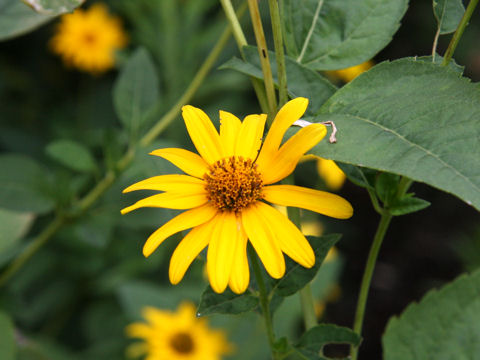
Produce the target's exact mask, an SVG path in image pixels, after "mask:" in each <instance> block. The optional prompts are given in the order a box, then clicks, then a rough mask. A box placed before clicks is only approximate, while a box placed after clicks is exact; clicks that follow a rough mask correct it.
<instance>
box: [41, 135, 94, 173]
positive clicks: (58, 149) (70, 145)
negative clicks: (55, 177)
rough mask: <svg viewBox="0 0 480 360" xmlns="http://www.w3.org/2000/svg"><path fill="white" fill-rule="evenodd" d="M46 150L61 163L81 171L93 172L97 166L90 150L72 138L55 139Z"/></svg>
mask: <svg viewBox="0 0 480 360" xmlns="http://www.w3.org/2000/svg"><path fill="white" fill-rule="evenodd" d="M45 152H46V153H47V155H49V156H50V157H51V158H52V159H54V160H56V161H58V162H59V163H60V164H62V165H64V166H66V167H67V168H70V169H72V170H76V171H79V172H87V173H88V172H93V171H95V169H96V168H97V166H96V164H95V160H94V159H93V156H92V154H91V153H90V150H89V149H88V148H87V147H85V146H84V145H83V144H81V143H78V142H76V141H72V140H55V141H52V142H51V143H49V144H48V145H47V147H46V148H45Z"/></svg>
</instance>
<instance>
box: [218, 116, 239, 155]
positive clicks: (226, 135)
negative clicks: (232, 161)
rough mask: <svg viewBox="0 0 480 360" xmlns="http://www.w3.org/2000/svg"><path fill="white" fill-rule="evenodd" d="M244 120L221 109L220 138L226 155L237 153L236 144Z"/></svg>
mask: <svg viewBox="0 0 480 360" xmlns="http://www.w3.org/2000/svg"><path fill="white" fill-rule="evenodd" d="M241 125H242V122H241V121H240V119H239V118H237V117H236V116H235V115H233V114H230V113H229V112H226V111H222V110H220V140H221V142H222V144H223V148H224V149H225V157H227V156H233V155H235V144H236V141H237V137H238V133H239V131H240V127H241Z"/></svg>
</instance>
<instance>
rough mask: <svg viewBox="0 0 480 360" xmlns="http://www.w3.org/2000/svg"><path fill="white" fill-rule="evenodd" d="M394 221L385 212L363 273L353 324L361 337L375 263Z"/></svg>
mask: <svg viewBox="0 0 480 360" xmlns="http://www.w3.org/2000/svg"><path fill="white" fill-rule="evenodd" d="M391 220H392V215H391V214H390V213H389V212H388V211H384V212H383V213H382V216H381V218H380V223H379V224H378V228H377V232H376V233H375V237H374V239H373V243H372V247H371V248H370V253H369V254H368V259H367V265H366V267H365V272H364V273H363V279H362V285H361V286H360V293H359V295H358V301H357V311H356V313H355V322H354V324H353V331H355V332H356V333H357V334H359V335H361V333H362V325H363V318H364V315H365V307H366V305H367V298H368V290H369V289H370V282H371V280H372V275H373V270H374V269H375V263H376V261H377V257H378V252H379V251H380V247H381V245H382V242H383V239H384V237H385V233H386V232H387V229H388V225H390V221H391ZM357 350H358V349H357V348H355V347H352V360H356V359H357V355H358V353H357Z"/></svg>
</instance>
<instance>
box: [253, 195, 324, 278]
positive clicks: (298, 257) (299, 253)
mask: <svg viewBox="0 0 480 360" xmlns="http://www.w3.org/2000/svg"><path fill="white" fill-rule="evenodd" d="M258 208H259V210H260V212H261V214H262V216H263V220H264V222H265V223H267V224H268V225H269V226H270V229H271V230H272V232H273V233H274V234H275V238H276V240H277V242H278V244H279V245H280V248H281V250H282V251H283V252H284V253H285V254H287V255H288V256H289V257H290V258H291V259H292V260H294V261H296V262H297V263H299V264H300V265H302V266H304V267H306V268H311V267H312V266H313V265H314V264H315V254H314V252H313V249H312V247H311V246H310V243H309V242H308V240H307V239H306V238H305V236H304V235H303V234H302V233H301V232H300V230H299V229H298V228H297V227H296V226H295V225H294V224H293V223H292V222H291V221H290V220H289V219H288V218H287V217H286V216H285V215H283V214H282V213H280V212H279V211H278V210H276V209H274V208H273V207H271V206H270V205H267V204H265V203H261V202H258Z"/></svg>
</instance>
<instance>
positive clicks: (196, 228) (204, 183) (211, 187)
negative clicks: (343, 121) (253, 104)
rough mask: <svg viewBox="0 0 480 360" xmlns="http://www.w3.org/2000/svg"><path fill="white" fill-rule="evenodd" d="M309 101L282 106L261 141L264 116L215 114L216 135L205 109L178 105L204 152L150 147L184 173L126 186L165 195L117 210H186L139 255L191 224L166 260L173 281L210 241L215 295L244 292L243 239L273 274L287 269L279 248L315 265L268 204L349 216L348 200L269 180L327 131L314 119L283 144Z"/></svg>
mask: <svg viewBox="0 0 480 360" xmlns="http://www.w3.org/2000/svg"><path fill="white" fill-rule="evenodd" d="M307 105H308V100H307V99H305V98H296V99H294V100H292V101H290V102H288V103H287V104H286V105H285V106H283V107H282V108H281V109H280V111H279V112H278V114H277V116H276V117H275V119H274V121H273V123H272V126H271V128H270V131H269V132H268V134H267V136H266V138H265V141H264V143H263V145H262V135H263V131H264V126H265V120H266V118H267V116H266V115H265V114H260V115H249V116H247V117H246V118H245V119H244V120H243V122H242V121H240V119H238V118H237V117H236V116H234V115H232V114H230V113H228V112H225V111H220V122H221V124H220V134H219V133H218V132H217V130H216V129H215V127H214V126H213V124H212V122H211V121H210V119H209V118H208V116H207V115H206V114H205V113H204V112H203V111H202V110H200V109H197V108H195V107H193V106H189V105H188V106H184V107H183V109H182V110H183V113H182V114H183V119H184V120H185V125H186V126H187V130H188V133H189V134H190V137H191V139H192V141H193V144H194V145H195V147H196V148H197V150H198V152H199V154H200V155H201V156H199V155H197V154H195V153H192V152H190V151H187V150H183V149H174V148H168V149H159V150H155V151H153V152H152V153H151V154H152V155H156V156H160V157H163V158H164V159H167V160H168V161H170V162H172V163H173V164H174V165H176V166H177V167H179V168H180V169H181V170H183V171H184V172H185V173H186V174H188V175H163V176H155V177H152V178H149V179H146V180H143V181H140V182H138V183H136V184H134V185H132V186H130V187H128V188H126V189H125V190H124V192H130V191H134V190H160V191H164V192H163V193H161V194H157V195H153V196H150V197H148V198H145V199H143V200H140V201H138V202H137V203H135V204H134V205H132V206H129V207H127V208H125V209H123V210H122V214H125V213H128V212H130V211H132V210H135V209H138V208H140V207H161V208H162V207H163V208H171V209H181V210H187V209H188V211H185V212H183V213H182V214H180V215H178V216H177V217H175V218H173V219H172V220H170V221H169V222H167V223H166V224H165V225H163V226H162V227H160V228H159V229H158V230H156V231H155V232H154V233H153V234H152V235H150V237H149V238H148V239H147V242H146V243H145V246H144V248H143V254H144V255H145V256H149V255H150V254H151V253H152V252H153V251H154V250H155V249H156V248H157V247H158V246H159V245H160V244H161V243H162V242H163V241H164V240H165V239H166V238H168V237H169V236H171V235H173V234H175V233H177V232H179V231H182V230H185V229H190V228H193V229H192V230H191V231H190V232H189V233H188V234H187V236H185V238H183V240H182V241H181V242H180V243H179V245H178V246H177V248H176V249H175V251H174V253H173V255H172V258H171V260H170V269H169V277H170V281H171V283H172V284H177V283H178V282H180V280H181V279H182V278H183V276H184V274H185V272H186V270H187V268H188V267H189V266H190V264H191V263H192V261H193V260H194V259H195V257H196V256H197V255H198V254H199V253H200V251H202V250H203V249H204V248H205V247H206V246H207V245H208V252H207V273H208V278H209V281H210V285H211V286H212V288H213V290H214V291H216V292H218V293H221V292H223V291H224V290H225V289H226V287H227V286H229V287H230V288H231V289H232V291H234V292H235V293H242V292H244V291H245V290H246V288H247V286H248V283H249V280H250V278H249V277H250V274H249V268H248V259H247V252H246V249H247V241H250V243H251V244H252V246H253V248H254V249H255V251H256V252H257V254H258V256H259V257H260V260H261V261H262V263H263V265H264V266H265V269H266V270H267V272H268V273H269V274H270V276H272V277H273V278H276V279H278V278H281V277H282V276H283V274H284V273H285V259H284V257H283V253H285V254H286V255H288V256H289V257H290V258H292V259H293V260H294V261H296V262H297V263H299V264H300V265H302V266H304V267H306V268H310V267H312V266H313V265H314V263H315V255H314V252H313V250H312V247H311V246H310V244H309V242H308V241H307V239H306V238H305V236H304V235H303V234H302V233H301V232H300V230H298V228H297V227H296V226H295V225H294V224H293V223H292V222H291V221H290V220H289V219H288V218H287V217H286V216H284V215H283V214H281V213H280V212H279V211H278V210H276V209H275V208H273V207H272V206H270V205H268V204H266V203H265V201H268V202H270V203H273V204H277V205H283V206H294V207H299V208H303V209H307V210H311V211H316V212H318V213H321V214H324V215H328V216H331V217H335V218H339V219H346V218H349V217H350V216H351V215H352V213H353V209H352V206H351V205H350V203H349V202H348V201H346V200H345V199H343V198H341V197H339V196H337V195H334V194H330V193H327V192H323V191H318V190H312V189H307V188H304V187H300V186H294V185H271V184H274V183H276V182H278V181H280V180H282V179H283V178H285V177H287V176H288V175H290V174H291V173H292V172H293V170H294V169H295V167H296V165H297V163H298V161H299V160H300V158H301V157H302V155H303V154H304V153H305V152H307V151H308V150H310V149H311V148H312V147H313V146H315V145H316V144H317V143H318V142H319V141H320V140H321V139H322V138H323V137H324V136H325V135H326V133H327V129H326V127H325V126H324V125H322V124H312V125H309V126H307V127H304V128H302V129H301V130H300V131H298V132H297V133H296V134H295V135H294V136H292V137H291V138H290V139H289V140H288V141H286V142H285V143H284V144H283V145H281V143H282V139H283V136H284V134H285V132H286V131H287V129H288V128H289V127H290V126H291V125H292V124H293V123H294V122H295V121H296V120H298V119H299V118H300V117H301V116H302V115H303V114H304V112H305V110H306V108H307Z"/></svg>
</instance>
